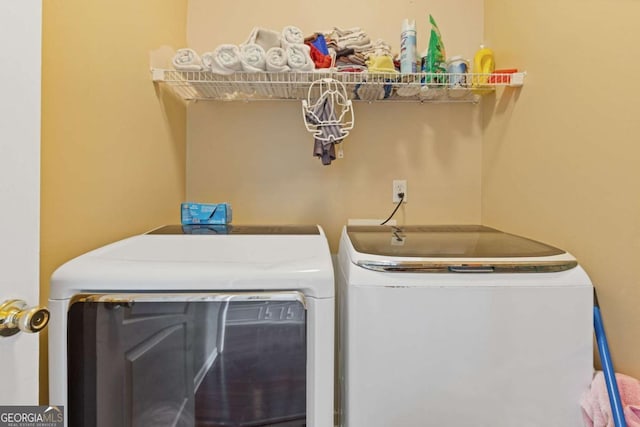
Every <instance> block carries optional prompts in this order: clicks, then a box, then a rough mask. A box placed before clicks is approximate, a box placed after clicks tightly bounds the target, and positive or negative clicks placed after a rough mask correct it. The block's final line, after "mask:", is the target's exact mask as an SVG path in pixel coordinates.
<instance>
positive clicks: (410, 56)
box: [400, 19, 417, 74]
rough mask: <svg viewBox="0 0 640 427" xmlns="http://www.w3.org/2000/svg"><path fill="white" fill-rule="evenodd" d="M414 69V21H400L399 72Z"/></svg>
mask: <svg viewBox="0 0 640 427" xmlns="http://www.w3.org/2000/svg"><path fill="white" fill-rule="evenodd" d="M416 71H417V70H416V21H415V20H413V21H411V22H409V20H408V19H405V20H404V21H403V22H402V34H401V36H400V72H401V73H403V74H404V73H415V72H416Z"/></svg>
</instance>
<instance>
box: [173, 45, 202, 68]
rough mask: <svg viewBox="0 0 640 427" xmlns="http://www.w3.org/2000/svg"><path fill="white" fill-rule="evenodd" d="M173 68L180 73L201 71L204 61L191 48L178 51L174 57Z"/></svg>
mask: <svg viewBox="0 0 640 427" xmlns="http://www.w3.org/2000/svg"><path fill="white" fill-rule="evenodd" d="M172 62H173V67H174V68H175V69H176V70H180V71H201V70H202V60H201V59H200V56H198V54H197V53H196V51H195V50H193V49H189V48H183V49H178V51H177V52H176V54H175V55H174V57H173V60H172Z"/></svg>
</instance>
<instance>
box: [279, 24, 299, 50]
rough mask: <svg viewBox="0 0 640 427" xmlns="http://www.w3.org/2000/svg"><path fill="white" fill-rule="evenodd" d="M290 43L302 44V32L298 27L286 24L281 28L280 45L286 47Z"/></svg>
mask: <svg viewBox="0 0 640 427" xmlns="http://www.w3.org/2000/svg"><path fill="white" fill-rule="evenodd" d="M292 44H304V34H302V30H301V29H300V28H298V27H294V26H293V25H287V26H286V27H284V28H283V29H282V47H283V48H285V49H286V48H287V47H288V46H289V45H292Z"/></svg>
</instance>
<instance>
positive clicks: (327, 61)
mask: <svg viewBox="0 0 640 427" xmlns="http://www.w3.org/2000/svg"><path fill="white" fill-rule="evenodd" d="M305 44H306V45H307V46H309V56H311V60H312V61H313V64H314V65H315V67H316V68H331V62H332V60H331V57H330V56H329V55H324V54H323V53H322V52H320V50H318V48H317V47H315V46H314V45H313V44H311V43H305Z"/></svg>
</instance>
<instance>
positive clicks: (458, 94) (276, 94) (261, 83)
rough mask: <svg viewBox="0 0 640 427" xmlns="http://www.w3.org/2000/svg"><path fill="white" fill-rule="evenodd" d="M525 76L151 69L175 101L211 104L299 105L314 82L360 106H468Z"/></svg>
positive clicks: (521, 81)
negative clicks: (336, 88)
mask: <svg viewBox="0 0 640 427" xmlns="http://www.w3.org/2000/svg"><path fill="white" fill-rule="evenodd" d="M525 75H526V73H524V72H520V73H504V74H502V73H499V74H498V73H492V74H479V73H465V74H456V73H438V74H433V73H412V74H397V73H367V72H362V73H351V72H336V71H313V72H277V73H269V72H265V73H245V72H237V73H233V74H230V75H220V74H214V73H212V72H210V71H176V70H165V69H152V78H153V81H155V82H162V83H165V84H167V85H168V86H169V87H171V89H172V90H173V91H174V92H175V93H176V94H177V95H178V96H179V97H181V98H183V99H185V100H188V101H192V100H215V101H260V100H271V101H273V100H302V99H306V98H307V97H308V95H309V88H310V87H311V85H312V83H313V82H314V81H317V80H319V79H323V78H332V79H335V80H338V81H339V82H342V83H343V84H344V85H345V87H346V90H347V94H348V96H349V99H352V100H355V101H363V102H388V101H410V102H473V103H476V102H478V101H479V100H480V97H481V96H482V95H484V94H487V93H491V92H493V91H495V89H496V88H497V87H500V86H511V87H519V86H522V85H523V84H524V76H525Z"/></svg>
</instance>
